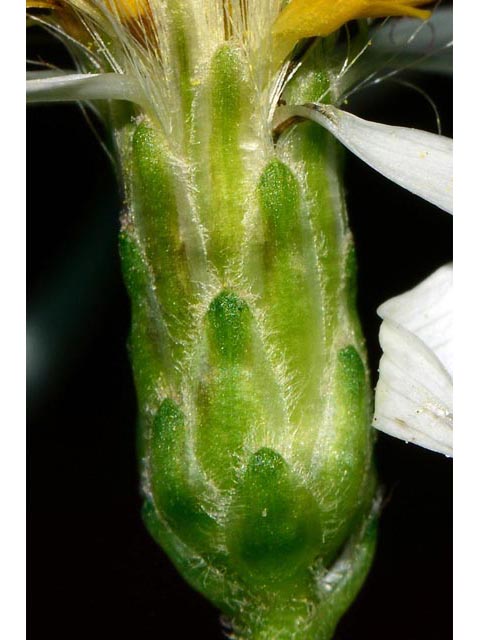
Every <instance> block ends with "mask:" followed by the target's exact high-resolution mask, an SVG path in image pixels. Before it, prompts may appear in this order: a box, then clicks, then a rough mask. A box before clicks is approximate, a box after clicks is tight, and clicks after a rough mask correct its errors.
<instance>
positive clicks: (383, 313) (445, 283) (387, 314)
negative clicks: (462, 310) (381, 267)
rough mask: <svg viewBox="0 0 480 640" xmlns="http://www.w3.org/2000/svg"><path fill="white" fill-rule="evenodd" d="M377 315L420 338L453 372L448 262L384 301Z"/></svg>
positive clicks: (451, 296) (451, 278)
mask: <svg viewBox="0 0 480 640" xmlns="http://www.w3.org/2000/svg"><path fill="white" fill-rule="evenodd" d="M378 315H379V316H380V317H381V318H383V319H384V320H391V321H393V322H396V323H397V324H399V325H401V326H402V327H403V328H404V329H407V330H408V331H410V332H411V333H413V334H415V335H416V336H417V338H420V340H421V341H422V342H424V343H425V344H426V346H427V347H428V348H429V349H431V350H432V351H433V353H434V354H435V355H436V356H437V358H438V359H439V360H440V362H441V363H442V364H443V366H444V367H445V369H446V370H447V371H448V373H449V374H450V375H453V269H452V265H451V264H447V265H445V266H443V267H440V269H437V271H435V273H433V274H432V275H431V276H429V277H428V278H427V279H426V280H424V281H423V282H421V283H420V284H419V285H417V286H416V287H415V288H414V289H411V290H410V291H407V292H406V293H403V294H402V295H400V296H396V297H395V298H391V299H390V300H387V302H384V303H383V304H382V305H381V306H380V307H379V309H378Z"/></svg>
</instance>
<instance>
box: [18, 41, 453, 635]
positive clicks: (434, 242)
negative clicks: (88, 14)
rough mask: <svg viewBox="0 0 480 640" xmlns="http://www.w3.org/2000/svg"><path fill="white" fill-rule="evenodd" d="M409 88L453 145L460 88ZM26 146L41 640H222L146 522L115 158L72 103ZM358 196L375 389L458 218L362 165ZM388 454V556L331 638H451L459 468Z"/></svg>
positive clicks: (422, 121) (352, 169)
mask: <svg viewBox="0 0 480 640" xmlns="http://www.w3.org/2000/svg"><path fill="white" fill-rule="evenodd" d="M31 42H32V51H31V52H30V53H31V57H35V58H38V56H39V55H41V56H43V57H44V58H45V59H48V60H49V61H52V60H53V59H55V60H59V61H61V57H62V53H61V50H60V48H59V47H58V46H57V45H55V44H54V43H52V42H51V41H49V40H48V39H47V38H46V36H44V35H40V34H39V33H37V32H33V36H32V39H31ZM39 52H40V54H39ZM409 79H410V80H412V81H414V82H416V83H417V84H418V85H419V86H421V87H422V89H425V90H426V91H427V93H428V94H429V96H430V97H431V98H432V99H433V100H434V101H435V103H436V105H437V107H438V109H439V111H440V114H441V119H442V125H443V131H444V133H445V134H446V135H449V136H451V134H452V122H451V112H452V105H451V100H452V85H451V80H450V79H448V78H445V77H441V76H413V77H412V76H411V77H410V78H409ZM349 107H350V108H351V110H352V111H354V112H355V113H357V114H358V115H360V116H363V117H366V118H369V119H372V120H373V119H376V120H378V121H382V122H388V123H391V124H399V125H404V126H415V127H418V128H424V129H428V130H431V131H434V130H435V120H434V117H433V114H432V111H431V109H430V107H429V105H428V103H427V102H426V101H425V100H424V99H423V98H422V97H421V96H420V95H419V94H417V93H415V92H414V91H412V90H411V89H407V88H402V87H399V86H398V85H394V84H391V85H386V84H385V85H383V86H379V87H378V88H376V89H372V90H370V91H368V92H364V93H362V94H358V96H356V97H355V98H354V99H352V100H351V101H350V104H349ZM97 128H98V125H97ZM100 132H101V127H100ZM27 133H28V149H27V174H28V180H29V196H30V197H29V205H28V221H29V232H28V255H29V262H28V313H29V353H30V361H29V366H28V374H29V392H28V414H29V425H28V434H29V444H28V474H29V493H28V503H29V530H28V533H29V576H28V583H29V621H30V622H29V637H32V638H40V637H43V636H45V637H48V638H49V639H50V640H60V639H61V640H64V639H65V638H68V640H77V639H78V640H80V639H81V640H85V638H89V639H91V640H97V639H100V638H118V639H122V638H132V637H138V638H143V637H147V636H151V637H157V638H162V639H163V638H175V639H178V640H187V639H189V640H190V639H191V638H208V639H209V640H214V639H215V638H218V639H220V638H221V637H222V634H221V630H220V625H219V622H218V617H219V616H218V612H217V611H216V610H215V609H214V608H213V607H212V606H211V605H210V604H209V603H208V602H207V601H206V600H204V599H203V597H202V596H200V595H198V594H197V593H195V592H194V591H192V590H191V589H190V588H189V587H188V586H187V585H186V584H185V583H184V582H183V580H182V579H181V578H180V577H179V575H177V573H176V571H175V569H174V568H173V567H172V565H171V564H170V562H169V560H168V559H167V558H166V556H165V555H164V553H163V552H162V551H161V550H160V549H159V548H158V547H157V546H156V545H155V543H154V542H153V541H152V540H151V539H150V537H149V535H148V534H147V532H146V531H145V529H144V527H143V524H142V521H141V519H140V497H139V490H138V484H139V483H138V476H137V468H136V460H135V413H136V407H135V396H134V390H133V385H132V377H131V373H130V368H129V363H128V357H127V351H126V346H125V345H126V339H127V334H128V326H129V304H128V299H127V295H126V292H125V289H124V287H123V284H122V281H121V276H120V268H119V260H118V256H117V248H116V236H117V233H118V227H119V223H118V212H119V210H120V208H121V202H120V200H119V198H118V196H117V195H116V193H117V189H116V184H115V178H114V175H113V170H112V166H111V163H110V161H109V159H108V157H107V155H106V154H105V153H104V152H103V151H102V149H101V147H100V145H99V143H98V140H97V139H96V137H95V135H94V133H93V131H92V129H91V128H90V127H89V126H88V125H87V123H86V120H85V118H84V116H83V115H82V113H81V111H80V109H79V108H78V107H76V106H70V105H67V106H65V105H62V106H48V107H45V106H41V107H40V106H36V107H33V108H29V110H28V114H27ZM346 184H347V187H348V203H349V210H350V216H351V226H352V230H353V233H354V236H355V239H356V243H357V251H358V261H359V308H360V312H361V317H362V322H363V326H364V330H365V333H366V337H367V342H368V345H369V352H370V357H371V369H372V372H374V378H375V372H376V369H377V366H378V360H379V357H380V350H379V346H378V328H379V323H380V321H379V319H378V317H377V316H376V313H375V309H376V308H377V306H378V305H379V304H380V303H381V302H383V301H384V300H386V299H387V298H389V297H391V296H393V295H396V294H398V293H400V292H402V291H404V290H406V289H408V288H409V287H411V286H413V285H415V284H416V283H417V282H419V281H420V280H421V279H422V278H424V277H426V276H427V275H428V274H429V273H431V272H432V271H433V270H434V269H436V268H437V267H439V266H440V265H442V264H444V263H445V262H447V261H448V260H450V259H451V218H450V216H448V215H447V214H445V213H443V212H440V211H439V210H438V209H436V208H435V207H433V206H431V205H429V204H427V203H425V202H422V201H420V200H419V199H418V198H416V197H415V196H413V195H412V194H410V193H408V192H406V191H404V190H402V189H401V188H399V187H397V186H395V185H393V184H392V183H390V182H388V181H387V180H386V179H384V178H382V177H381V176H379V175H378V174H376V173H375V172H373V171H372V170H371V169H369V168H368V167H367V166H365V165H364V164H363V163H362V162H361V161H359V160H357V159H356V158H354V157H353V156H351V155H349V156H348V161H347V167H346ZM376 457H377V465H378V469H379V473H380V478H381V481H382V484H383V486H384V488H385V492H386V495H387V496H388V500H387V502H386V505H385V509H384V513H383V516H382V521H381V529H380V537H379V543H378V551H377V555H376V559H375V563H374V565H373V568H372V571H371V573H370V576H369V578H368V580H367V582H366V584H365V587H364V588H363V590H362V592H361V595H360V596H359V598H358V599H357V601H356V603H355V604H354V605H353V607H352V608H351V609H350V611H349V612H348V613H347V615H346V616H345V617H344V619H343V620H342V622H341V623H340V625H339V627H338V631H337V634H336V640H363V639H368V640H386V639H388V640H426V639H430V638H435V639H436V640H446V639H447V638H451V636H452V621H451V597H452V567H451V564H452V563H451V538H452V524H451V520H452V505H451V502H452V464H451V461H450V460H448V459H446V458H444V457H443V456H441V455H437V454H434V453H431V452H429V451H427V450H424V449H421V448H418V447H415V446H413V445H405V444H403V443H401V442H399V441H397V440H394V439H392V438H389V437H388V436H384V435H383V434H380V435H379V438H378V444H377V447H376Z"/></svg>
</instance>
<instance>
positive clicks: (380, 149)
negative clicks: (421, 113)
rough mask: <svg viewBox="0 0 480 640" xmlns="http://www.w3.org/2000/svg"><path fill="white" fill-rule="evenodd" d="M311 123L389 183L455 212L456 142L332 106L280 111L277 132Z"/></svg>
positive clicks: (295, 107)
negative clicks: (286, 125) (297, 121)
mask: <svg viewBox="0 0 480 640" xmlns="http://www.w3.org/2000/svg"><path fill="white" fill-rule="evenodd" d="M294 119H309V120H313V121H314V122H318V124H320V125H322V126H323V127H325V128H326V129H327V130H328V131H330V133H332V134H333V135H334V136H335V137H336V138H337V139H338V140H339V141H340V142H341V143H342V144H344V145H345V146H346V147H347V149H350V151H352V152H353V153H354V154H355V155H357V156H358V157H359V158H361V159H362V160H363V161H364V162H366V163H367V164H369V165H370V166H371V167H373V168H374V169H376V170H377V171H378V172H380V173H381V174H382V175H384V176H385V177H387V178H389V179H390V180H392V181H393V182H396V183H397V184H399V185H400V186H402V187H404V188H405V189H408V190H409V191H411V192H412V193H415V194H416V195H418V196H420V197H422V198H424V199H425V200H427V201H428V202H431V203H433V204H435V205H437V206H438V207H440V208H441V209H444V210H445V211H448V212H449V213H452V211H453V193H452V187H453V162H452V155H453V141H452V140H451V139H450V138H446V137H444V136H439V135H436V134H434V133H428V132H427V131H419V130H418V129H408V128H406V127H392V126H390V125H386V124H380V123H378V122H369V121H368V120H362V118H358V117H357V116H354V115H352V114H351V113H347V112H346V111H342V110H340V109H337V108H335V107H332V106H329V105H303V106H293V107H290V106H288V107H279V108H278V109H277V113H276V116H275V122H274V123H273V124H274V128H275V127H281V124H282V123H283V122H285V121H289V120H294Z"/></svg>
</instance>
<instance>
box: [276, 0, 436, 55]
mask: <svg viewBox="0 0 480 640" xmlns="http://www.w3.org/2000/svg"><path fill="white" fill-rule="evenodd" d="M431 1H432V0H291V2H290V4H288V5H287V6H286V7H285V9H284V10H283V11H282V12H281V13H280V15H279V16H278V18H277V20H276V22H275V24H274V26H273V35H274V37H275V39H276V41H277V48H280V49H281V50H282V51H283V52H284V53H285V55H286V53H288V51H290V50H291V49H292V48H293V47H294V46H295V44H296V43H297V42H298V41H299V40H301V39H302V38H310V37H313V36H321V37H325V36H328V35H330V34H331V33H333V32H334V31H337V29H339V28H340V27H341V26H342V25H344V24H345V23H346V22H348V21H349V20H357V19H359V18H386V17H387V16H412V17H415V18H421V19H423V20H425V19H427V18H428V17H429V16H430V11H426V10H424V9H417V7H418V6H419V5H423V4H430V3H431Z"/></svg>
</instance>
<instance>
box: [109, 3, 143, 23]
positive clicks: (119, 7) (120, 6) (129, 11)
mask: <svg viewBox="0 0 480 640" xmlns="http://www.w3.org/2000/svg"><path fill="white" fill-rule="evenodd" d="M105 4H106V5H107V7H108V8H109V9H112V10H113V11H115V10H116V11H117V12H118V15H119V16H120V18H122V19H123V20H129V19H135V18H140V17H141V16H143V15H145V14H146V12H147V10H148V0H105Z"/></svg>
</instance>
